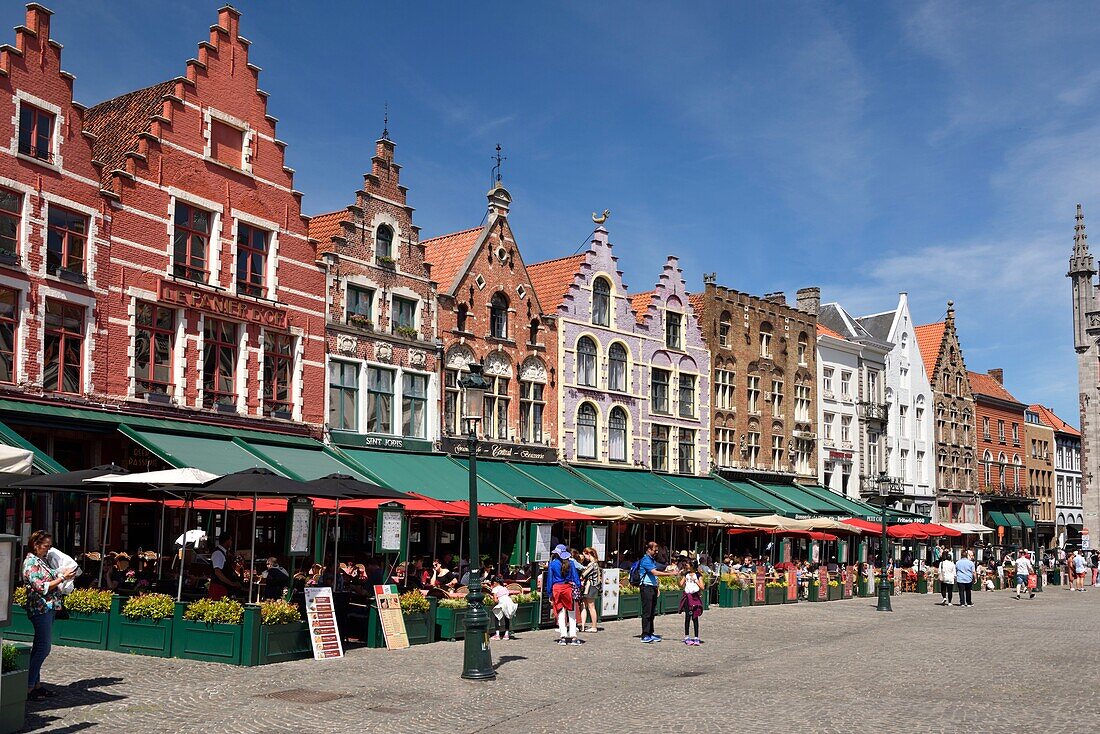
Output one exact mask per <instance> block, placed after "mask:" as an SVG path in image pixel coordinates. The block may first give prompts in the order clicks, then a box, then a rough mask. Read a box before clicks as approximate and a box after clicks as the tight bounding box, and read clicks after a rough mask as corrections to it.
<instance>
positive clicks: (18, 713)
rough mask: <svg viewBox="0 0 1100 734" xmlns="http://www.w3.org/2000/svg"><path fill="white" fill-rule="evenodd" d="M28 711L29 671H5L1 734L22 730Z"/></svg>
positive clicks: (0, 678)
mask: <svg viewBox="0 0 1100 734" xmlns="http://www.w3.org/2000/svg"><path fill="white" fill-rule="evenodd" d="M6 636H7V635H5V637H6ZM26 713H27V671H26V670H25V669H24V670H13V671H12V672H10V673H4V674H3V675H2V676H0V734H14V732H17V731H22V729H23V719H24V718H25V716H26Z"/></svg>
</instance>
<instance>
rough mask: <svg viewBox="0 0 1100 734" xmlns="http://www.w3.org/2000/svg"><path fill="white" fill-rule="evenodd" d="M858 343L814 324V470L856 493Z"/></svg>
mask: <svg viewBox="0 0 1100 734" xmlns="http://www.w3.org/2000/svg"><path fill="white" fill-rule="evenodd" d="M859 351H860V346H859V345H858V344H856V343H855V342H850V341H848V340H847V339H845V338H843V337H842V336H841V335H840V334H838V333H836V332H835V331H833V330H832V329H829V328H828V327H826V326H824V325H823V324H821V323H820V322H819V323H818V325H817V395H818V399H817V425H818V445H819V446H820V447H821V450H820V451H818V452H817V453H818V456H817V474H818V477H819V478H820V481H821V486H823V487H827V488H829V489H830V490H832V491H833V492H836V493H837V494H839V495H843V496H844V497H851V498H853V499H858V497H859V467H860V459H861V457H860V453H861V452H860V448H861V446H860V441H859V415H858V413H857V410H856V403H857V399H858V395H857V393H858V389H857V385H858V379H859V378H858V377H857V375H858V374H859Z"/></svg>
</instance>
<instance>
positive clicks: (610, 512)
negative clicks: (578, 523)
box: [558, 505, 637, 520]
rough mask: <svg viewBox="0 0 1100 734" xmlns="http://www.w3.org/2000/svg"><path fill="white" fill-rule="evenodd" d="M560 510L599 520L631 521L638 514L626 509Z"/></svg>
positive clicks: (586, 508)
mask: <svg viewBox="0 0 1100 734" xmlns="http://www.w3.org/2000/svg"><path fill="white" fill-rule="evenodd" d="M558 509H559V510H569V511H570V512H577V513H580V514H581V515H588V516H589V517H591V518H596V519H599V520H631V519H633V517H634V513H635V512H637V510H628V509H626V508H625V507H578V506H577V505H561V506H560V507H558Z"/></svg>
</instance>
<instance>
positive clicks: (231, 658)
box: [172, 599, 244, 665]
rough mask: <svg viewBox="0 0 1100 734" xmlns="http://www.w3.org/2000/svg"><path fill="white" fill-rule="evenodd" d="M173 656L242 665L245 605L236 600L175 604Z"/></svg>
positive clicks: (203, 600) (204, 600)
mask: <svg viewBox="0 0 1100 734" xmlns="http://www.w3.org/2000/svg"><path fill="white" fill-rule="evenodd" d="M175 607H176V608H175V616H174V618H173V625H174V627H175V630H174V633H173V635H172V657H174V658H186V659H188V660H205V661H207V662H217V663H229V664H231V665H240V664H241V650H242V647H243V641H242V637H243V635H244V624H243V623H244V606H242V605H241V603H240V602H239V601H236V600H233V599H219V600H217V601H214V600H213V599H197V600H196V601H193V602H191V603H185V602H176V605H175Z"/></svg>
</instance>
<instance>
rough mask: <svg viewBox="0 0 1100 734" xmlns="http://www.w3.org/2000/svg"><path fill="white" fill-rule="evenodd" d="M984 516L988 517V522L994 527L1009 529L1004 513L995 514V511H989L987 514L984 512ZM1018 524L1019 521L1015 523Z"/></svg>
mask: <svg viewBox="0 0 1100 734" xmlns="http://www.w3.org/2000/svg"><path fill="white" fill-rule="evenodd" d="M986 515H988V516H989V522H990V524H991V525H993V526H994V527H1002V528H1007V527H1010V525H1009V523H1008V518H1007V517H1005V516H1004V513H1001V512H997V511H996V510H989V511H988V512H986ZM1018 522H1019V521H1017V523H1018ZM1017 527H1018V525H1017Z"/></svg>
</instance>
